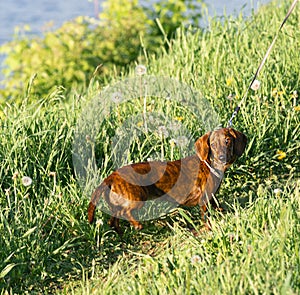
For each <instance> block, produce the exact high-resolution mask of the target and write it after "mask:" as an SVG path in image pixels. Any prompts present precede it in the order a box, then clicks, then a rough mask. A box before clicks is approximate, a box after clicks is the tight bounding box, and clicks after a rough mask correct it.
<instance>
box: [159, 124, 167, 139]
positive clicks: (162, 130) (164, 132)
mask: <svg viewBox="0 0 300 295" xmlns="http://www.w3.org/2000/svg"><path fill="white" fill-rule="evenodd" d="M158 133H159V135H160V136H163V137H168V136H169V131H168V129H167V128H166V126H158Z"/></svg>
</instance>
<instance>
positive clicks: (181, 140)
mask: <svg viewBox="0 0 300 295" xmlns="http://www.w3.org/2000/svg"><path fill="white" fill-rule="evenodd" d="M176 143H177V145H178V146H179V147H180V148H184V147H185V146H187V144H188V143H189V140H188V138H187V137H186V136H184V135H183V136H178V137H177V138H176Z"/></svg>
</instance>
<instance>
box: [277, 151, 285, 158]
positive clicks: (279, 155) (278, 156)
mask: <svg viewBox="0 0 300 295" xmlns="http://www.w3.org/2000/svg"><path fill="white" fill-rule="evenodd" d="M276 154H277V159H278V160H282V159H284V158H285V157H286V153H285V152H284V151H281V150H278V151H277V152H276Z"/></svg>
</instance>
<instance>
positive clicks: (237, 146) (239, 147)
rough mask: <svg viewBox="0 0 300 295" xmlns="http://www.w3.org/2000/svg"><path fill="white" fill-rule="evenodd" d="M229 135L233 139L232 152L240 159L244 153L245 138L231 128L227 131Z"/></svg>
mask: <svg viewBox="0 0 300 295" xmlns="http://www.w3.org/2000/svg"><path fill="white" fill-rule="evenodd" d="M229 133H230V134H231V135H232V136H233V137H234V145H233V152H234V154H235V155H236V156H238V157H240V156H241V155H242V154H243V152H244V151H245V148H246V144H247V137H246V135H245V134H243V133H242V132H239V131H237V130H234V129H232V128H230V129H229Z"/></svg>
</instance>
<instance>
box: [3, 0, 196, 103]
mask: <svg viewBox="0 0 300 295" xmlns="http://www.w3.org/2000/svg"><path fill="white" fill-rule="evenodd" d="M195 3H197V5H198V6H197V5H196V4H195ZM199 5H202V0H197V1H191V0H182V1H174V0H162V1H160V2H157V3H155V4H154V5H153V6H151V7H150V6H149V5H148V6H147V7H142V6H141V4H140V3H139V1H138V0H132V1H127V0H117V1H116V0H107V1H105V2H104V3H103V11H102V13H100V15H99V19H95V18H90V17H78V18H76V19H74V20H71V21H68V22H66V23H64V24H63V25H62V26H61V27H60V28H59V29H57V30H54V31H47V32H45V34H44V35H43V37H33V38H30V37H28V35H27V34H22V33H21V32H20V31H16V34H15V37H14V40H13V41H11V42H9V43H7V44H4V45H3V46H1V47H0V53H2V54H5V55H6V58H5V61H4V69H3V74H4V76H5V79H4V81H2V83H1V84H2V85H1V89H0V104H3V103H5V102H17V103H19V102H21V100H23V99H24V96H25V97H26V85H27V84H28V83H29V81H31V80H34V83H33V84H32V83H29V84H31V85H33V86H32V87H31V89H30V91H31V99H32V97H35V99H39V98H40V97H44V96H46V95H47V93H49V91H51V90H52V89H53V88H57V87H61V86H62V87H63V88H65V91H66V92H70V91H71V89H74V88H76V90H77V91H81V90H82V89H84V88H85V87H86V86H87V85H88V83H89V81H90V79H91V77H93V75H96V76H97V78H98V79H100V80H101V81H103V80H106V79H108V80H109V77H111V76H112V75H115V74H119V73H120V72H121V71H126V68H127V67H128V65H129V64H131V63H132V62H134V61H137V60H138V59H139V58H140V60H139V62H144V61H145V59H147V55H148V54H154V53H156V52H157V50H158V49H159V48H160V47H161V45H163V44H164V43H165V42H166V41H167V40H168V38H170V37H171V36H174V34H175V30H176V28H177V27H179V26H180V25H182V24H188V23H197V21H198V20H199V17H200V16H201V15H200V13H199V11H201V9H200V6H199ZM194 11H197V12H194ZM26 30H28V27H26Z"/></svg>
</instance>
